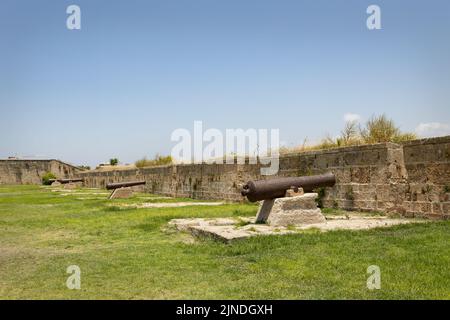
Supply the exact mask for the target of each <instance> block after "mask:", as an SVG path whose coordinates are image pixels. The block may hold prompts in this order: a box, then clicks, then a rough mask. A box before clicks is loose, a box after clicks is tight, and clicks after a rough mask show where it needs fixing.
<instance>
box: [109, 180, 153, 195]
mask: <svg viewBox="0 0 450 320" xmlns="http://www.w3.org/2000/svg"><path fill="white" fill-rule="evenodd" d="M145 183H146V182H145V181H129V182H117V183H108V184H107V185H106V189H107V190H114V191H113V192H112V193H111V195H110V196H109V198H108V199H124V198H129V197H131V196H132V195H133V191H132V190H131V188H130V187H134V186H141V185H145Z"/></svg>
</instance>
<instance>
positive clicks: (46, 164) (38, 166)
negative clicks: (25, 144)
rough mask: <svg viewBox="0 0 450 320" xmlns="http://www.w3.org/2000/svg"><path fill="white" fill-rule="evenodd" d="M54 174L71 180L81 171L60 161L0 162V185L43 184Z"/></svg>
mask: <svg viewBox="0 0 450 320" xmlns="http://www.w3.org/2000/svg"><path fill="white" fill-rule="evenodd" d="M47 172H52V173H53V174H55V175H56V177H58V178H70V177H73V176H74V175H75V174H77V173H79V172H81V170H80V169H79V168H77V167H75V166H72V165H70V164H67V163H64V162H62V161H59V160H53V159H51V160H0V184H41V183H42V177H43V176H44V175H45V174H46V173H47Z"/></svg>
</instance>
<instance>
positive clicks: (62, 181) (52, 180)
mask: <svg viewBox="0 0 450 320" xmlns="http://www.w3.org/2000/svg"><path fill="white" fill-rule="evenodd" d="M48 181H50V182H51V183H54V182H59V183H61V184H68V183H75V182H84V179H50V180H48Z"/></svg>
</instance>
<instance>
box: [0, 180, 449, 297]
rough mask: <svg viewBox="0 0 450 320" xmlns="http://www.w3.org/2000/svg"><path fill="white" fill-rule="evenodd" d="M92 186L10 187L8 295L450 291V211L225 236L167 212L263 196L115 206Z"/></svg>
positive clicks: (1, 255)
mask: <svg viewBox="0 0 450 320" xmlns="http://www.w3.org/2000/svg"><path fill="white" fill-rule="evenodd" d="M89 191H91V190H89ZM82 192H87V191H86V190H77V191H76V192H73V194H70V195H67V196H62V195H61V194H60V192H52V191H51V188H48V187H39V186H0V298H2V299H19V298H20V299H433V298H434V299H449V298H450V273H449V272H450V271H449V270H450V268H449V266H450V250H449V243H450V222H448V221H447V222H430V223H426V224H416V225H403V226H397V227H393V228H388V229H375V230H370V231H358V232H356V231H334V232H329V233H320V232H304V233H301V234H294V235H284V236H270V237H264V236H259V237H255V238H251V239H248V240H243V241H239V242H236V243H235V244H232V245H226V244H222V243H218V242H213V241H212V240H193V239H192V238H191V236H190V235H187V234H183V233H178V232H175V231H173V230H172V229H170V228H167V222H168V221H169V220H170V219H173V218H185V217H226V216H235V217H237V216H253V215H255V213H256V210H257V207H256V206H255V205H250V204H226V205H222V206H217V207H216V206H214V207H211V206H209V207H200V206H196V207H195V206H190V207H181V208H146V209H133V208H120V209H112V208H111V207H108V206H107V205H108V204H110V203H111V201H108V200H106V196H104V195H94V196H92V198H89V199H80V198H81V197H82V196H81V195H78V193H82ZM62 193H64V192H62ZM83 196H84V197H87V196H86V195H83ZM146 196H148V197H149V195H143V194H139V195H137V196H136V197H134V198H133V199H127V200H114V201H113V202H114V203H142V202H145V201H146V198H145V197H146ZM70 265H78V266H79V267H80V268H81V273H82V274H81V290H69V289H67V287H66V285H65V282H66V279H67V277H68V276H69V275H68V274H66V268H67V267H68V266H70ZM369 265H378V266H380V268H381V278H382V284H381V285H382V289H381V290H376V291H369V290H368V289H367V287H366V280H367V277H368V275H367V274H366V270H367V267H368V266H369Z"/></svg>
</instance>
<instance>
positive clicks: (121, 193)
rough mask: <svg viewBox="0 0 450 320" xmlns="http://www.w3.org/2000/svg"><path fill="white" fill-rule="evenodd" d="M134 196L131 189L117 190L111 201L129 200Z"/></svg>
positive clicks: (110, 197) (113, 193)
mask: <svg viewBox="0 0 450 320" xmlns="http://www.w3.org/2000/svg"><path fill="white" fill-rule="evenodd" d="M132 195H133V190H131V188H119V189H115V190H114V191H113V192H112V193H111V195H110V196H109V199H128V198H130V197H131V196H132Z"/></svg>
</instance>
